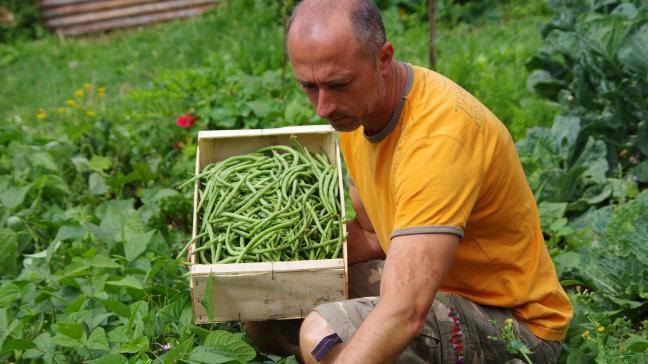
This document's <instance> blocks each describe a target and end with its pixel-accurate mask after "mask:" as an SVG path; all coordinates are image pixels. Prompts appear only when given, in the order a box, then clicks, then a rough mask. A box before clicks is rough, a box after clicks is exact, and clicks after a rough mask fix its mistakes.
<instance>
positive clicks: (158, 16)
mask: <svg viewBox="0 0 648 364" xmlns="http://www.w3.org/2000/svg"><path fill="white" fill-rule="evenodd" d="M213 6H214V4H210V5H201V6H197V7H194V8H189V9H182V10H175V11H169V12H162V13H153V14H145V15H139V16H132V17H128V18H118V19H111V20H105V21H100V22H95V23H88V24H82V25H76V26H71V27H64V28H60V29H57V30H56V32H57V33H59V34H62V35H66V36H78V35H83V34H89V33H96V32H103V31H107V30H113V29H121V28H129V27H135V26H140V25H147V24H153V23H159V22H163V21H168V20H173V19H179V18H185V17H190V16H195V15H199V14H201V13H202V12H204V11H205V10H207V9H209V8H211V7H213Z"/></svg>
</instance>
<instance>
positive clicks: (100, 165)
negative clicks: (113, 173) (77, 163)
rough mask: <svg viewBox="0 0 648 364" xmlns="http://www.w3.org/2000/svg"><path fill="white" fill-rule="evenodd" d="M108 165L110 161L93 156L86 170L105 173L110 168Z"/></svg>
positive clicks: (99, 156) (102, 157)
mask: <svg viewBox="0 0 648 364" xmlns="http://www.w3.org/2000/svg"><path fill="white" fill-rule="evenodd" d="M110 165H111V162H110V159H108V158H106V157H104V156H101V155H93V156H92V158H90V162H88V168H90V169H91V170H93V171H95V172H102V171H105V170H106V169H108V168H110Z"/></svg>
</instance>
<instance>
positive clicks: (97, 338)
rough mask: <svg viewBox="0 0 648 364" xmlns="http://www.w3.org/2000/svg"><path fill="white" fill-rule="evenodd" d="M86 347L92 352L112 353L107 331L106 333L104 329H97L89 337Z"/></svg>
mask: <svg viewBox="0 0 648 364" xmlns="http://www.w3.org/2000/svg"><path fill="white" fill-rule="evenodd" d="M86 346H87V347H88V349H92V350H105V351H110V347H109V346H108V339H107V338H106V331H104V329H103V327H97V328H96V329H95V330H94V331H93V332H92V333H91V334H90V336H88V341H87V343H86Z"/></svg>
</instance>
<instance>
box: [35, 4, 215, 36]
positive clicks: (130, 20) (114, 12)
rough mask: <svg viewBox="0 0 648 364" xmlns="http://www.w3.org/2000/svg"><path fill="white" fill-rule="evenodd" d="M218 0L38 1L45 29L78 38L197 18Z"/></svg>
mask: <svg viewBox="0 0 648 364" xmlns="http://www.w3.org/2000/svg"><path fill="white" fill-rule="evenodd" d="M217 3H218V2H217V0H40V1H39V6H40V9H41V13H42V14H43V18H44V21H45V26H46V27H48V28H50V29H52V30H54V31H55V32H56V33H58V34H62V35H66V36H78V35H83V34H90V33H97V32H104V31H109V30H114V29H120V28H128V27H135V26H140V25H146V24H153V23H158V22H163V21H168V20H173V19H179V18H184V17H189V16H194V15H198V14H200V13H202V12H204V11H205V10H207V9H209V8H210V7H213V6H214V5H216V4H217Z"/></svg>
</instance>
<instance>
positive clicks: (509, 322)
mask: <svg viewBox="0 0 648 364" xmlns="http://www.w3.org/2000/svg"><path fill="white" fill-rule="evenodd" d="M504 322H506V324H507V325H512V324H513V319H512V318H510V317H509V318H507V319H506V320H504Z"/></svg>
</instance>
